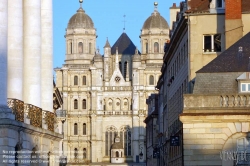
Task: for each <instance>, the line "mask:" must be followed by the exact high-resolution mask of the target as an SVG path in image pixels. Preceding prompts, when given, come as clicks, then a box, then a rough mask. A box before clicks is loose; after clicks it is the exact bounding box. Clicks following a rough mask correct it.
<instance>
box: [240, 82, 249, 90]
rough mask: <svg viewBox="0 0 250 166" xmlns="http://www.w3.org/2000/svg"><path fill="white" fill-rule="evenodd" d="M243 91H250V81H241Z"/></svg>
mask: <svg viewBox="0 0 250 166" xmlns="http://www.w3.org/2000/svg"><path fill="white" fill-rule="evenodd" d="M241 92H250V83H241Z"/></svg>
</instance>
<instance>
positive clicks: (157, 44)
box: [154, 42, 159, 53]
mask: <svg viewBox="0 0 250 166" xmlns="http://www.w3.org/2000/svg"><path fill="white" fill-rule="evenodd" d="M154 53H159V43H158V42H155V43H154Z"/></svg>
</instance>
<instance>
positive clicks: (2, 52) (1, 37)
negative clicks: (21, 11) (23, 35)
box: [0, 0, 15, 161]
mask: <svg viewBox="0 0 250 166" xmlns="http://www.w3.org/2000/svg"><path fill="white" fill-rule="evenodd" d="M7 35H8V0H2V1H1V3H0V41H1V42H0V78H1V79H0V87H1V88H0V118H10V119H14V118H15V117H14V115H13V114H12V113H11V110H10V109H9V107H8V106H7ZM0 148H1V147H0ZM0 156H1V153H0ZM1 161H2V160H1Z"/></svg>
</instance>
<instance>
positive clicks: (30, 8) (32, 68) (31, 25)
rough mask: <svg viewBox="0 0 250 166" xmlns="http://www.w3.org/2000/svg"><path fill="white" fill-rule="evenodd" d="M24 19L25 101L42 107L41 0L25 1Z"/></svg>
mask: <svg viewBox="0 0 250 166" xmlns="http://www.w3.org/2000/svg"><path fill="white" fill-rule="evenodd" d="M23 17H24V22H23V25H24V27H23V28H24V31H23V37H24V38H23V39H24V40H23V42H24V43H23V44H24V48H23V53H24V59H23V60H24V63H23V67H24V68H23V69H24V71H23V89H24V91H23V99H24V102H25V103H29V104H33V105H35V106H37V107H41V0H25V1H23ZM50 95H51V96H52V93H51V94H50Z"/></svg>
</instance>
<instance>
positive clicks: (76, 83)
mask: <svg viewBox="0 0 250 166" xmlns="http://www.w3.org/2000/svg"><path fill="white" fill-rule="evenodd" d="M74 85H78V77H77V76H74Z"/></svg>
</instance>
